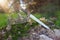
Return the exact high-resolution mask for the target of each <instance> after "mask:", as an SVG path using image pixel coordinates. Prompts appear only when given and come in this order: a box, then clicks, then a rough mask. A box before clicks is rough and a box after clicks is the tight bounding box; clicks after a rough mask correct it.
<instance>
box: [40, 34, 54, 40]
mask: <svg viewBox="0 0 60 40" xmlns="http://www.w3.org/2000/svg"><path fill="white" fill-rule="evenodd" d="M40 40H53V39H52V38H49V37H48V36H46V35H43V34H42V35H40Z"/></svg>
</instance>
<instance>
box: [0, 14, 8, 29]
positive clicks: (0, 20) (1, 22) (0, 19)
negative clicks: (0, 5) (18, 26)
mask: <svg viewBox="0 0 60 40" xmlns="http://www.w3.org/2000/svg"><path fill="white" fill-rule="evenodd" d="M6 25H7V16H6V14H0V29H2V28H3V27H5V26H6Z"/></svg>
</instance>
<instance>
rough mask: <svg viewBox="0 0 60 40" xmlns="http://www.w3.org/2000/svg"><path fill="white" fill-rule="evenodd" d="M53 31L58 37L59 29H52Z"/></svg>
mask: <svg viewBox="0 0 60 40" xmlns="http://www.w3.org/2000/svg"><path fill="white" fill-rule="evenodd" d="M54 33H55V35H56V36H57V37H60V30H59V29H54Z"/></svg>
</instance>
